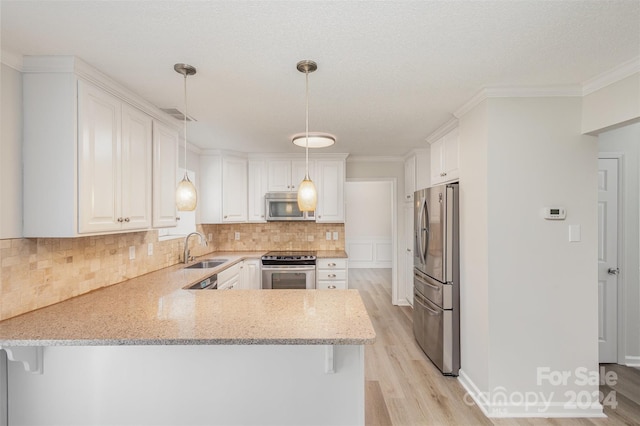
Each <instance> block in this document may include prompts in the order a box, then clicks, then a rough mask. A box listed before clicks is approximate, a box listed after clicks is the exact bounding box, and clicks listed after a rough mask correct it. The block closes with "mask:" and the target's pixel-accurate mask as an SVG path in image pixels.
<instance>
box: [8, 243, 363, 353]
mask: <svg viewBox="0 0 640 426" xmlns="http://www.w3.org/2000/svg"><path fill="white" fill-rule="evenodd" d="M262 254H264V252H214V253H211V254H209V255H206V256H203V257H202V258H207V259H210V258H224V259H228V261H227V262H226V263H225V264H223V265H221V266H219V267H216V268H211V269H185V268H184V265H182V264H178V265H174V266H171V267H168V268H164V269H161V270H158V271H155V272H152V273H149V274H146V275H143V276H140V277H137V278H133V279H131V280H128V281H124V282H122V283H119V284H115V285H112V286H109V287H105V288H103V289H100V290H96V291H93V292H91V293H88V294H85V295H82V296H78V297H75V298H72V299H69V300H66V301H64V302H60V303H58V304H55V305H52V306H49V307H46V308H42V309H38V310H36V311H33V312H29V313H26V314H23V315H20V316H17V317H14V318H10V319H7V320H4V321H0V346H54V345H55V346H65V345H66V346H89V345H105V346H106V345H220V344H228V345H236V344H238V345H244V344H260V345H273V344H275V345H325V344H326V345H354V344H356V345H361V344H370V343H373V342H374V341H375V331H374V330H373V326H372V324H371V320H370V319H369V316H368V314H367V311H366V309H365V307H364V304H363V302H362V299H361V298H360V294H359V293H358V291H357V290H230V291H225V290H220V291H217V290H184V289H183V287H186V286H188V285H191V284H194V283H197V282H198V281H200V280H202V279H204V278H206V277H208V276H209V275H212V274H214V273H217V272H220V271H222V270H223V269H225V268H227V267H228V266H231V265H233V264H235V263H237V262H240V261H242V260H244V259H247V258H259V257H260V256H261V255H262ZM335 257H338V256H335ZM198 260H201V259H198Z"/></svg>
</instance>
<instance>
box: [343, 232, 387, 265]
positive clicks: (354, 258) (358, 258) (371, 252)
mask: <svg viewBox="0 0 640 426" xmlns="http://www.w3.org/2000/svg"><path fill="white" fill-rule="evenodd" d="M346 243H347V253H348V254H349V268H391V267H392V257H393V255H392V248H391V238H379V237H359V238H350V239H347V241H346Z"/></svg>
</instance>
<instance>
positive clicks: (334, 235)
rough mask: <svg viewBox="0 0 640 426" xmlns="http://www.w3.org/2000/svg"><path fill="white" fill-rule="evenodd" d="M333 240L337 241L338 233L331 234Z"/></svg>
mask: <svg viewBox="0 0 640 426" xmlns="http://www.w3.org/2000/svg"><path fill="white" fill-rule="evenodd" d="M333 239H334V240H337V239H338V232H337V231H334V232H333Z"/></svg>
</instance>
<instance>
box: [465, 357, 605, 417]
mask: <svg viewBox="0 0 640 426" xmlns="http://www.w3.org/2000/svg"><path fill="white" fill-rule="evenodd" d="M458 374H459V375H458V381H459V382H460V384H461V385H462V387H463V388H464V389H465V390H466V391H467V393H466V394H465V396H464V400H463V402H464V403H465V404H468V405H473V404H475V405H477V406H478V407H479V408H480V410H481V411H482V413H483V414H484V415H485V416H487V417H489V418H509V417H531V418H538V417H542V418H547V417H560V418H566V417H606V416H605V414H604V413H603V411H602V405H601V404H600V403H597V404H592V405H591V406H590V407H589V408H584V409H581V408H577V407H576V408H567V406H566V404H565V403H564V402H554V403H548V404H545V403H544V402H540V403H528V404H513V403H507V402H508V401H509V400H510V395H508V394H507V392H505V390H504V388H501V387H498V388H496V389H494V391H493V393H492V394H491V393H489V392H483V391H481V390H480V389H479V388H478V387H477V386H476V384H475V383H474V382H473V380H471V378H470V377H469V376H468V375H467V374H466V373H465V372H464V370H462V369H461V370H460V371H459V373H458ZM516 393H517V392H513V393H512V395H515V394H516ZM522 393H523V392H519V393H518V394H522ZM525 393H526V392H525Z"/></svg>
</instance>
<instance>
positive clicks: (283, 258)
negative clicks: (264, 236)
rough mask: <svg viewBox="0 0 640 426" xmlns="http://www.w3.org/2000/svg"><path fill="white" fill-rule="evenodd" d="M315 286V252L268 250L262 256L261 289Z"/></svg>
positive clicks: (307, 287)
mask: <svg viewBox="0 0 640 426" xmlns="http://www.w3.org/2000/svg"><path fill="white" fill-rule="evenodd" d="M315 287H316V252H314V251H270V252H268V253H267V254H265V255H264V256H262V288H263V289H289V290H290V289H301V290H305V289H313V288H315Z"/></svg>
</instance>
